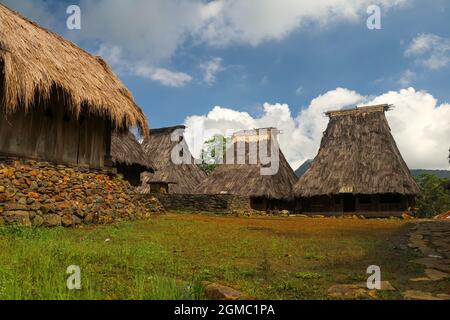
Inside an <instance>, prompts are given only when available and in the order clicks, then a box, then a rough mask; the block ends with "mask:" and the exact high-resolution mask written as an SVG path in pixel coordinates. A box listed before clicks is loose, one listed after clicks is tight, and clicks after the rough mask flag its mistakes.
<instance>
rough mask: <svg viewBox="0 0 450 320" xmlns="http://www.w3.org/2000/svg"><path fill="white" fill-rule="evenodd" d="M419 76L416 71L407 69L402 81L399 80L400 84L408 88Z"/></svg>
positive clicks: (402, 75) (401, 77) (403, 73)
mask: <svg viewBox="0 0 450 320" xmlns="http://www.w3.org/2000/svg"><path fill="white" fill-rule="evenodd" d="M416 77H417V75H416V73H415V72H414V71H411V70H410V69H407V70H405V71H403V72H402V74H401V75H400V79H398V84H399V85H400V86H401V87H402V88H405V87H408V86H409V85H411V83H412V82H413V81H414V80H415V79H416Z"/></svg>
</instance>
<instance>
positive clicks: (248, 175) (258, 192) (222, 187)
mask: <svg viewBox="0 0 450 320" xmlns="http://www.w3.org/2000/svg"><path fill="white" fill-rule="evenodd" d="M259 130H261V129H257V130H256V132H257V134H256V135H255V134H254V133H255V131H253V130H252V131H241V132H238V133H236V134H235V135H234V136H233V139H232V141H233V144H232V146H231V147H230V148H228V150H227V153H229V152H234V154H235V157H234V163H232V164H221V165H219V166H218V167H217V168H216V169H215V170H214V171H213V173H212V174H211V175H210V176H208V178H206V180H205V181H204V182H203V183H202V184H201V185H200V186H199V187H198V188H197V189H196V190H195V192H196V193H200V194H233V195H241V196H249V197H267V198H272V199H283V198H284V199H288V198H291V191H292V186H293V185H294V184H295V183H296V182H297V176H296V175H295V173H294V171H293V170H292V168H291V166H290V165H289V163H288V162H287V160H286V158H285V157H284V154H283V152H282V151H281V149H280V150H279V158H278V160H279V169H278V172H277V173H276V174H274V175H263V174H262V173H261V168H262V167H263V166H264V167H269V166H270V164H269V165H262V164H261V161H260V159H259V156H258V157H257V159H255V160H256V163H255V162H252V161H251V160H250V156H249V155H250V150H255V151H256V152H255V156H256V155H257V154H259V148H260V141H261V139H265V138H267V137H265V138H263V137H261V136H260V135H259ZM268 130H275V129H274V128H268ZM249 132H250V133H249ZM266 132H267V131H266ZM239 137H243V139H245V140H241V139H240V138H239ZM272 139H274V138H273V137H271V138H269V139H268V140H269V142H268V143H267V147H268V149H269V150H270V144H271V142H270V141H271V140H272ZM239 140H240V141H245V162H244V164H239V162H238V160H237V158H238V157H237V147H238V143H239V142H238V141H239ZM251 144H254V145H253V146H251ZM252 148H253V149H252Z"/></svg>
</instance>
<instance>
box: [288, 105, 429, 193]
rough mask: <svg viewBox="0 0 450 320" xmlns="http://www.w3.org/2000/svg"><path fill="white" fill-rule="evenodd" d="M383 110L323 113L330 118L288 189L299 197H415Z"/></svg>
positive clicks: (370, 108)
mask: <svg viewBox="0 0 450 320" xmlns="http://www.w3.org/2000/svg"><path fill="white" fill-rule="evenodd" d="M390 107H391V106H389V105H377V106H368V107H361V108H356V109H351V110H340V111H332V112H328V113H326V114H327V115H328V116H329V117H330V121H329V123H328V127H327V129H326V131H325V132H324V136H323V138H322V142H321V145H320V150H319V153H318V155H317V156H316V158H315V159H314V162H313V164H312V166H311V168H310V169H309V170H308V171H306V173H305V174H304V175H303V176H302V177H301V178H300V179H299V181H298V182H297V184H296V185H295V186H294V194H295V195H296V196H300V197H312V196H319V195H335V194H339V193H354V194H356V193H358V194H383V193H398V194H403V195H417V194H419V193H420V190H419V187H418V186H417V184H416V182H415V180H414V178H413V177H412V176H411V173H410V171H409V169H408V167H407V165H406V163H405V161H404V160H403V158H402V156H401V154H400V151H399V150H398V148H397V145H396V143H395V141H394V138H393V137H392V134H391V131H390V128H389V124H388V122H387V120H386V116H385V114H384V112H385V111H387V110H389V108H390Z"/></svg>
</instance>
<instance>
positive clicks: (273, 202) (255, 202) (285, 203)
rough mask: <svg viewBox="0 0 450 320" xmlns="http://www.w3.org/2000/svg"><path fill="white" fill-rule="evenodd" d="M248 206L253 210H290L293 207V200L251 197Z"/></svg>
mask: <svg viewBox="0 0 450 320" xmlns="http://www.w3.org/2000/svg"><path fill="white" fill-rule="evenodd" d="M250 206H251V208H252V209H254V210H259V211H267V210H292V209H294V207H295V201H289V200H286V199H269V198H266V197H251V198H250Z"/></svg>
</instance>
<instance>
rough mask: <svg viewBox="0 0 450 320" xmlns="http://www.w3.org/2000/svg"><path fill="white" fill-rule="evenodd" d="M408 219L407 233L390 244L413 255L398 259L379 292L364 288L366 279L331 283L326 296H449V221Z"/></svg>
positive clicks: (412, 297)
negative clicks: (394, 269) (399, 260)
mask: <svg viewBox="0 0 450 320" xmlns="http://www.w3.org/2000/svg"><path fill="white" fill-rule="evenodd" d="M412 223H414V225H413V226H412V227H410V231H409V232H408V235H407V236H406V237H400V238H398V239H393V246H394V247H395V248H397V249H399V250H402V251H403V250H408V247H409V248H410V250H411V249H412V250H414V251H415V255H416V257H415V258H412V259H411V260H409V261H408V260H405V261H404V262H401V264H400V265H399V270H398V272H397V273H396V274H395V275H394V274H391V277H390V278H389V279H384V280H385V281H383V283H382V288H381V291H380V292H378V291H376V290H368V289H367V287H366V283H363V282H361V283H353V284H336V285H333V286H331V287H330V288H329V290H328V294H329V296H330V297H331V298H338V299H342V298H344V299H354V298H363V299H364V298H369V299H370V298H374V299H379V298H380V297H381V296H380V295H382V294H383V292H386V291H390V292H393V294H395V295H394V296H391V298H394V299H397V298H401V297H403V298H404V299H412V300H450V221H445V220H415V221H412ZM405 264H406V265H405ZM411 270H417V271H416V272H411ZM408 275H409V276H408ZM405 276H406V278H405ZM388 280H389V281H388ZM390 281H391V282H392V283H394V286H392V285H391V282H390Z"/></svg>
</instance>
